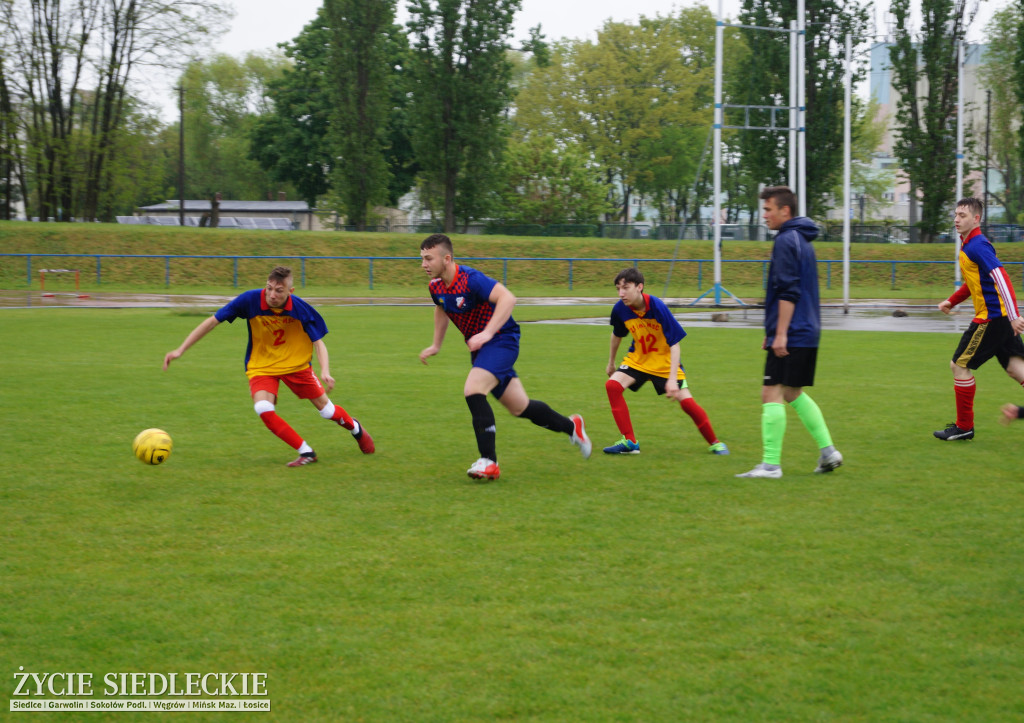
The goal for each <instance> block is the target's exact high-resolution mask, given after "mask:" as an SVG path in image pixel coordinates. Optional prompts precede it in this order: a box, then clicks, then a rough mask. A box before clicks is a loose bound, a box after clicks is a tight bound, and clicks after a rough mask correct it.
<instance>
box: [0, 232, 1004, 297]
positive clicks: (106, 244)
mask: <svg viewBox="0 0 1024 723" xmlns="http://www.w3.org/2000/svg"><path fill="white" fill-rule="evenodd" d="M422 238H423V235H422V234H401V233H392V234H386V233H348V232H329V231H328V232H317V231H298V232H280V231H252V230H237V229H223V230H222V229H198V228H176V227H159V226H118V225H116V224H32V223H15V222H4V223H0V253H4V254H19V255H15V256H0V287H2V288H6V289H27V288H38V284H39V277H38V273H37V272H38V270H39V269H40V268H78V269H81V272H82V273H81V285H82V289H83V290H86V291H90V290H91V291H98V290H107V291H140V292H141V291H159V292H169V293H231V291H232V290H233V289H234V288H236V279H237V288H249V287H252V286H254V285H255V286H259V285H261V284H262V283H263V280H264V279H265V275H266V271H267V269H268V267H269V266H270V265H271V264H274V263H277V262H278V261H280V262H282V263H287V264H290V265H292V266H293V267H295V268H296V271H297V277H298V278H297V279H296V281H297V284H298V285H299V286H300V287H301V289H300V290H301V292H302V293H304V294H306V295H309V296H313V295H332V296H421V295H422V293H423V283H424V278H423V274H422V272H421V271H420V270H419V263H418V261H417V260H416V259H417V258H418V255H419V242H420V240H421V239H422ZM453 240H454V242H455V248H456V254H457V255H458V256H459V257H461V258H464V259H474V258H479V257H487V258H498V259H506V258H507V259H509V261H507V262H505V261H501V260H489V261H485V260H479V261H477V260H474V261H472V262H471V263H472V264H473V265H474V266H476V267H478V268H480V269H481V270H483V271H485V272H486V273H488V274H490V275H492V276H495V277H496V278H498V279H503V280H506V282H507V283H508V284H509V286H511V287H512V288H513V289H514V291H515V292H516V293H517V294H519V295H520V296H566V295H581V296H591V295H600V296H612V295H613V294H612V289H611V279H612V278H613V277H614V274H615V273H616V272H617V271H619V270H620V268H622V267H623V266H625V265H630V264H632V263H634V262H639V264H640V268H641V269H642V270H643V271H644V273H645V275H646V276H647V279H648V288H649V289H650V291H652V292H654V293H657V294H660V295H664V296H670V297H693V296H698V295H700V294H702V293H704V292H705V291H707V290H708V289H709V288H710V287H711V286H712V284H713V282H714V272H713V266H712V264H711V262H710V260H711V259H712V258H713V256H714V251H713V246H712V243H711V242H710V241H682V242H680V243H678V244H677V242H675V241H656V240H625V241H624V240H618V239H578V238H530V237H501V236H472V235H454V236H453ZM815 246H816V249H817V254H818V258H819V260H820V261H833V262H836V263H832V264H822V265H821V279H822V294H823V296H824V297H826V298H829V297H831V298H836V297H841V296H842V293H843V288H842V287H843V277H842V265H841V263H838V262H840V261H841V260H842V258H843V248H842V244H841V243H836V242H830V243H817V244H816V245H815ZM677 247H678V248H677ZM998 249H999V254H1000V257H1001V258H1002V260H1003V261H1004V262H1007V263H1008V264H1009V266H1010V269H1009V270H1010V276H1011V278H1012V279H1015V278H1017V277H1018V276H1019V274H1020V270H1019V269H1020V267H1019V266H1015V265H1014V262H1016V263H1021V262H1024V244H1000V245H999V247H998ZM770 251H771V245H770V244H769V243H765V242H758V241H726V242H725V243H724V244H723V247H722V259H723V261H724V263H723V266H722V284H723V285H724V286H725V287H726V288H728V289H729V290H730V291H732V292H733V293H735V294H737V295H739V296H743V297H752V298H756V297H759V296H760V295H762V293H763V292H762V280H763V275H764V270H765V265H764V263H762V262H763V261H764V260H766V259H767V258H768V257H769V254H770ZM20 254H67V256H37V257H35V258H33V259H32V266H31V270H30V269H29V268H28V265H27V263H26V259H25V257H24V256H22V255H20ZM76 254H85V255H100V258H99V260H98V261H97V259H95V258H81V257H78V256H75V255H76ZM109 255H113V256H117V257H118V258H108V257H106V256H109ZM146 256H156V257H158V258H146ZM189 256H204V257H210V256H215V257H228V258H182V257H189ZM128 257H135V258H128ZM175 257H178V258H175ZM244 257H258V258H244ZM323 257H363V258H323ZM368 257H375V259H376V260H374V261H373V263H372V268H371V262H370V261H369V260H368ZM301 258H305V261H304V262H303V261H301V260H300V259H301ZM674 258H675V259H682V260H681V261H680V260H677V261H675V263H674V264H672V263H670V262H671V260H672V259H674ZM850 258H851V261H852V262H853V265H852V268H851V275H850V287H851V291H850V293H851V296H852V297H854V298H877V297H899V298H918V299H933V298H934V299H937V298H943V297H945V296H946V295H947V294H948V293H949V289H950V287H951V286H952V283H953V267H952V262H953V260H954V257H953V247H952V246H950V245H949V244H930V245H895V244H856V245H854V246H852V247H851V249H850ZM515 259H595V260H574V261H573V262H572V263H571V264H570V262H569V261H566V260H560V261H548V260H531V261H519V260H515ZM596 259H599V260H596ZM648 260H649V261H648ZM868 261H870V262H872V263H865V262H868ZM893 262H897V263H896V266H895V272H896V273H895V283H894V282H893ZM909 262H932V263H909ZM937 262H943V263H937ZM97 266H99V277H100V279H99V281H97ZM371 278H372V284H371ZM570 278H571V283H570ZM669 278H670V284H669V285H668V288H667V289H666V279H669ZM47 283H48V285H50V284H55V285H63V286H65V287H66V286H68V285H69V284H70V283H71V281H70V279H69V278H67V279H60V278H53V279H52V280H48V282H47ZM371 287H372V288H371ZM54 288H56V287H54Z"/></svg>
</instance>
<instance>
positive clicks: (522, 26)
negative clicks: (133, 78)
mask: <svg viewBox="0 0 1024 723" xmlns="http://www.w3.org/2000/svg"><path fill="white" fill-rule="evenodd" d="M1011 1H1012V0H981V5H980V8H981V9H980V12H979V14H978V17H977V20H976V21H975V23H974V25H973V26H972V31H971V33H970V35H969V39H970V40H973V41H979V40H981V39H982V38H983V37H984V35H983V33H982V30H983V28H984V27H985V24H986V23H987V22H988V20H989V18H991V16H992V13H993V12H994V11H995V10H996V9H999V8H1002V7H1006V6H1007V5H1008V4H1009V3H1010V2H1011ZM233 4H234V7H235V18H234V20H233V21H232V23H231V28H230V29H229V30H228V31H227V32H226V33H225V34H224V35H222V36H221V37H219V38H216V39H214V40H213V41H212V43H211V50H210V52H213V51H216V52H221V53H228V54H229V55H234V56H242V55H244V54H245V53H247V52H249V51H257V50H271V49H274V48H276V47H277V44H278V43H284V42H288V41H290V40H292V39H293V38H295V36H297V35H298V34H299V33H300V32H301V31H302V28H303V27H305V25H306V24H307V23H308V22H309V21H310V20H312V19H313V18H314V17H315V16H316V12H317V9H318V8H319V7H320V5H321V4H322V0H285V1H284V2H282V1H281V0H235V2H234V3H233ZM694 5H706V6H707V7H709V8H710V10H711V12H712V13H713V14H715V15H717V14H718V8H719V0H703V1H701V0H684V1H682V2H672V1H671V0H522V10H521V11H520V12H519V13H518V15H517V17H516V23H515V28H514V32H513V38H514V39H515V40H524V39H525V38H526V37H527V35H528V33H527V31H528V30H529V28H532V27H535V26H536V25H540V26H541V29H542V31H543V33H544V35H545V37H547V38H548V40H557V39H560V38H582V39H591V40H592V39H596V37H597V30H598V29H599V28H600V27H601V26H602V25H603V24H604V22H605V21H606V20H608V19H612V20H616V21H635V20H636V19H637V18H638V17H640V16H641V15H647V16H654V15H657V14H661V15H668V14H670V13H672V12H673V11H674V10H675V9H677V8H680V7H692V6H694ZM740 5H741V0H723V2H722V13H723V15H725V16H726V17H728V18H735V17H736V15H737V14H738V12H739V8H740ZM875 5H876V6H884V8H879V9H877V10H876V11H875V14H876V17H875V28H874V32H875V33H877V34H880V35H882V34H885V32H886V31H887V30H888V28H887V25H886V19H887V18H886V12H887V10H888V3H886V2H885V1H884V0H881V1H880V2H876V3H875ZM398 12H399V18H398V19H399V21H400V22H404V21H405V19H406V17H407V14H406V13H405V2H404V1H403V0H398ZM174 82H175V78H174V77H172V76H168V77H164V78H153V79H152V82H147V83H146V84H145V85H146V86H148V92H147V93H146V95H147V97H149V99H150V100H151V102H154V103H157V104H159V105H161V106H163V107H164V108H165V109H166V112H165V113H164V115H165V116H166V115H168V114H170V115H173V113H174V107H175V106H174V99H173V90H172V87H173V85H174Z"/></svg>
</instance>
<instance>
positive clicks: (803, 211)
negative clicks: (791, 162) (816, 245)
mask: <svg viewBox="0 0 1024 723" xmlns="http://www.w3.org/2000/svg"><path fill="white" fill-rule="evenodd" d="M804 15H805V10H804V0H797V4H796V21H797V45H796V53H797V65H798V66H799V67H798V69H797V76H796V77H797V105H799V109H798V111H797V113H798V117H799V123H798V124H797V125H798V126H799V128H800V130H799V131H798V133H797V138H798V141H797V159H798V164H799V172H798V175H797V183H798V184H799V186H800V189H799V191H798V193H797V203H798V204H799V206H800V211H799V215H801V216H806V215H807V109H806V105H807V47H806V45H807V35H806V33H807V19H806V18H805V17H804Z"/></svg>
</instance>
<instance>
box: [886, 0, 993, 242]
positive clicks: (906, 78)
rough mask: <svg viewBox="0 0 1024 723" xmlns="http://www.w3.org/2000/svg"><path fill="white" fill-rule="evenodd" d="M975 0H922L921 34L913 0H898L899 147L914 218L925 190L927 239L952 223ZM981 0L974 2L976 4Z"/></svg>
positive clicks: (894, 56) (894, 53) (894, 54)
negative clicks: (962, 88) (963, 67)
mask: <svg viewBox="0 0 1024 723" xmlns="http://www.w3.org/2000/svg"><path fill="white" fill-rule="evenodd" d="M969 1H970V0H922V2H921V4H920V13H921V34H920V38H919V39H918V40H916V41H915V38H914V34H913V32H912V30H911V28H910V15H911V3H910V0H894V1H893V4H892V13H893V17H894V19H895V22H896V31H895V37H894V42H893V46H892V48H891V49H890V51H889V59H890V62H891V63H892V77H893V87H894V88H895V89H896V90H897V92H898V93H899V98H898V100H897V102H896V124H897V132H896V136H897V138H896V142H895V144H894V146H893V152H894V153H895V155H896V157H897V158H899V160H900V165H901V168H902V170H903V172H904V173H905V174H906V175H907V178H908V179H909V180H910V203H911V214H912V218H911V223H913V222H914V218H913V212H914V210H915V209H916V205H917V203H918V199H917V193H918V191H920V193H921V201H920V203H921V221H920V222H918V223H917V224H916V226H917V227H918V228H919V229H920V230H921V232H922V236H923V238H922V241H924V242H926V243H927V242H929V241H931V240H933V239H934V238H935V237H936V236H937V235H938V233H939V231H940V230H941V229H943V228H945V227H947V226H948V225H949V218H950V211H951V210H952V205H953V203H954V202H955V201H956V200H957V198H958V197H959V195H960V194H961V193H962V189H959V188H954V186H955V185H956V183H955V180H956V111H957V108H956V102H957V76H958V73H957V45H958V44H959V43H961V42H963V40H964V36H965V34H966V32H967V28H968V26H969V25H970V23H971V20H972V19H973V17H974V11H971V12H968V9H967V4H968V2H969ZM976 8H977V1H976V0H975V2H974V9H975V10H976Z"/></svg>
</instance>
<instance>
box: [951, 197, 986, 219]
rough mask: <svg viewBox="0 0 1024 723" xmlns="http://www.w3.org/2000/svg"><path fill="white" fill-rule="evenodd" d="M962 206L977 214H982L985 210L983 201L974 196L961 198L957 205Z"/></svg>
mask: <svg viewBox="0 0 1024 723" xmlns="http://www.w3.org/2000/svg"><path fill="white" fill-rule="evenodd" d="M961 206H964V207H965V208H966V209H967V210H968V211H970V212H971V213H972V214H973V215H975V216H981V215H982V214H983V213H984V212H985V206H984V204H983V203H982V202H981V199H979V198H975V197H974V196H967V197H966V198H961V199H960V200H959V201H957V202H956V207H957V208H960V207H961Z"/></svg>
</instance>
